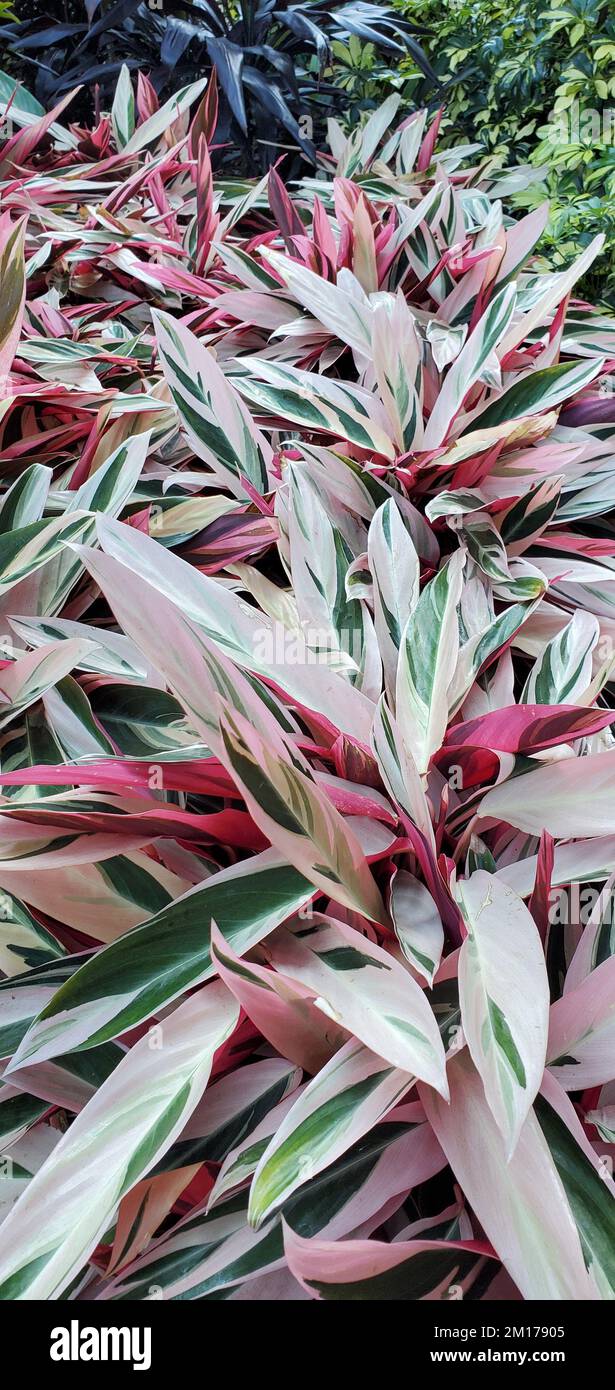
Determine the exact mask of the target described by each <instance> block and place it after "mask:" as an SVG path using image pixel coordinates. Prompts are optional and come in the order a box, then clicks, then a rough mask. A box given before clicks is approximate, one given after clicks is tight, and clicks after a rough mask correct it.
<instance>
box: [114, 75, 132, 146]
mask: <svg viewBox="0 0 615 1390" xmlns="http://www.w3.org/2000/svg"><path fill="white" fill-rule="evenodd" d="M111 124H112V126H113V134H114V135H115V143H116V145H117V147H118V150H123V149H124V147H125V145H127V144H128V141H129V140H130V138H131V136H132V135H133V133H134V129H135V95H134V92H133V89H132V79H131V76H130V69H129V68H128V67H127V66H126V63H123V64H122V67H121V68H120V75H119V77H118V79H117V85H116V88H115V95H114V97H113V105H112V107H111Z"/></svg>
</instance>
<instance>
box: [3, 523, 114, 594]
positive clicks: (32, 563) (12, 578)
mask: <svg viewBox="0 0 615 1390" xmlns="http://www.w3.org/2000/svg"><path fill="white" fill-rule="evenodd" d="M93 531H94V523H93V520H92V518H91V517H89V516H75V515H74V514H69V515H67V516H58V517H54V518H53V519H51V520H47V519H46V518H44V519H43V520H41V521H33V522H31V523H30V524H29V525H27V526H21V527H19V529H18V530H16V531H10V532H9V533H7V534H6V535H5V536H4V537H3V541H2V553H1V555H0V596H2V595H3V594H5V593H7V592H8V590H9V589H12V588H13V586H14V585H15V584H19V583H20V582H21V580H22V579H27V577H28V575H30V574H34V573H35V571H36V570H39V569H40V568H41V566H42V565H46V564H47V562H48V561H49V560H53V559H54V558H55V557H56V556H57V555H59V553H60V551H62V550H63V549H64V547H65V546H66V545H68V544H69V543H72V542H73V541H78V540H84V539H85V538H86V536H87V535H88V534H93Z"/></svg>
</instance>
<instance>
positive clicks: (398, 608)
mask: <svg viewBox="0 0 615 1390" xmlns="http://www.w3.org/2000/svg"><path fill="white" fill-rule="evenodd" d="M367 553H368V558H369V567H370V570H371V574H372V580H373V595H374V624H375V627H376V635H377V637H378V645H379V647H380V653H381V656H382V664H383V666H384V672H385V679H386V685H387V690H388V693H389V695H390V696H391V698H393V697H394V694H395V680H396V675H397V663H398V659H399V648H400V646H401V640H402V634H403V632H404V629H405V627H406V623H407V621H408V618H409V617H410V615H411V613H413V612H414V609H415V608H416V605H417V603H418V599H419V580H420V564H419V557H418V555H417V552H416V549H415V546H414V542H413V540H412V538H411V536H410V533H409V532H408V530H407V529H406V527H405V525H404V522H403V520H402V517H401V513H400V511H399V508H398V506H397V504H396V503H395V501H394V500H393V498H392V497H390V498H389V500H388V501H387V502H384V503H383V505H382V506H381V507H379V508H378V510H377V512H375V513H374V516H373V518H372V521H371V523H370V528H369V532H368V537H367Z"/></svg>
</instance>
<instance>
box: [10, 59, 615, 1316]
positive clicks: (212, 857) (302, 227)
mask: <svg viewBox="0 0 615 1390" xmlns="http://www.w3.org/2000/svg"><path fill="white" fill-rule="evenodd" d="M142 92H143V89H141V95H142ZM9 100H10V97H9V98H6V100H5V105H6V104H7V101H9ZM396 101H397V99H396V98H390V99H389V100H387V102H385V104H384V106H383V107H382V109H381V110H379V111H377V112H376V113H375V114H374V115H372V116H371V117H370V119H369V121H368V122H367V124H365V125H364V126H363V127H362V128H361V129H357V130H354V131H353V132H352V134H351V135H350V137H349V138H346V136H345V135H344V134H343V132H342V131H341V129H340V128H339V127H338V126H337V125H335V124H334V123H333V124H332V125H331V130H330V139H331V152H330V153H329V154H327V155H322V156H321V157H320V167H319V170H318V174H317V176H315V177H309V178H306V179H304V180H303V182H301V183H300V184H297V185H296V186H295V187H293V188H292V189H291V190H287V189H286V188H285V186H284V183H283V181H282V179H281V177H280V174H279V173H278V172H276V171H274V172H272V173H271V175H270V176H269V179H268V180H267V179H265V180H263V181H261V182H260V183H258V184H254V185H239V184H237V183H236V182H235V183H232V182H226V183H225V182H219V183H215V182H214V181H213V179H212V174H211V165H210V156H209V148H208V135H210V134H211V131H212V129H213V125H214V121H215V112H214V107H215V100H214V91H213V88H212V86H211V85H210V87H209V88H208V89H207V90H205V91H204V90H203V84H201V83H199V84H197V86H196V87H192V88H189V89H187V90H185V91H183V92H181V93H180V94H178V96H177V98H176V99H175V100H174V101H173V102H172V103H169V104H168V105H167V106H166V107H163V108H162V109H161V110H153V111H149V113H148V111H147V109H144V108H143V106H142V105H139V102H138V101H137V103H135V102H134V100H133V96H132V90H131V88H130V85H129V83H128V82H127V81H126V80H125V78H122V79H121V81H120V86H119V88H118V93H117V95H116V99H115V101H114V103H113V112H112V116H111V120H110V121H108V120H106V119H103V120H102V121H101V123H100V124H99V126H98V127H97V129H95V130H91V131H87V130H83V129H79V128H78V127H75V126H71V125H65V124H62V123H60V120H59V118H60V115H61V111H60V110H59V109H57V110H55V111H54V112H52V113H50V114H49V115H48V116H44V117H41V116H38V115H36V114H35V113H33V111H32V106H31V103H30V100H29V98H28V95H27V93H25V92H23V91H17V92H15V93H14V95H13V97H12V105H11V111H12V113H13V117H12V118H13V124H14V126H16V127H17V129H16V131H15V133H14V134H13V135H12V137H11V138H10V139H9V140H7V141H6V143H5V145H4V147H3V149H2V150H1V151H0V179H1V181H2V193H3V207H4V214H3V220H2V222H1V223H0V230H1V237H2V242H1V247H2V249H1V256H0V281H1V285H0V288H1V293H0V369H1V371H2V373H3V377H2V380H3V386H4V389H3V393H2V396H3V398H2V403H1V411H2V419H1V423H0V448H1V458H2V496H1V508H0V531H1V533H2V534H1V544H0V599H1V603H2V611H3V618H2V630H3V634H4V636H3V643H4V647H3V655H4V659H3V661H2V670H1V671H0V691H1V693H0V720H1V726H2V732H1V743H0V749H1V753H0V757H1V768H2V771H1V776H0V784H1V789H2V801H1V809H0V845H1V851H0V852H1V862H0V889H1V890H2V912H1V914H0V915H1V920H0V964H1V967H2V971H3V975H4V978H3V980H2V981H1V982H0V1036H1V1038H2V1044H1V1046H0V1055H1V1056H2V1057H3V1058H4V1061H3V1063H2V1081H1V1083H0V1085H1V1089H0V1125H1V1139H0V1153H1V1154H2V1165H3V1166H2V1172H3V1181H2V1183H1V1185H0V1204H1V1206H2V1212H3V1215H4V1225H3V1229H2V1231H1V1232H0V1296H1V1297H2V1298H5V1299H34V1298H43V1299H45V1298H50V1299H54V1298H58V1297H63V1298H68V1299H71V1298H85V1299H90V1300H92V1299H111V1300H114V1299H137V1300H141V1299H148V1298H156V1297H164V1298H169V1299H208V1298H214V1299H220V1298H231V1299H233V1298H238V1297H239V1298H242V1299H246V1298H252V1299H267V1298H269V1299H273V1298H275V1299H282V1300H284V1299H288V1300H292V1299H301V1298H304V1297H316V1298H323V1299H366V1300H371V1299H383V1298H384V1299H387V1298H405V1299H410V1300H413V1299H422V1298H430V1299H447V1298H451V1297H453V1298H455V1297H461V1296H464V1297H466V1298H469V1299H494V1298H497V1299H501V1298H515V1297H519V1296H521V1297H522V1298H524V1299H543V1298H544V1299H552V1300H577V1299H581V1300H602V1299H608V1298H612V1297H613V1296H614V1293H615V1239H614V1234H615V1224H614V1223H615V1217H614V1211H615V1204H614V1203H613V1194H614V1187H613V1182H612V1179H611V1177H610V1160H611V1156H612V1154H613V1152H614V1149H613V1143H614V1141H615V1088H614V1086H613V1081H612V1076H613V1046H614V1043H615V934H614V931H613V884H614V881H615V799H614V797H613V793H612V788H613V785H614V782H615V741H614V739H613V736H612V733H611V727H610V726H611V723H612V721H613V718H614V715H613V709H612V702H611V698H610V696H611V693H612V685H611V680H612V677H613V672H614V670H615V531H614V528H613V525H612V522H611V520H610V517H609V513H610V510H611V508H612V506H613V501H614V500H615V452H614V449H615V446H614V442H613V440H614V436H615V409H614V406H613V398H612V397H611V396H609V394H608V388H609V384H610V382H611V381H612V377H611V376H610V370H611V367H612V366H613V365H614V364H615V324H614V322H613V321H612V320H610V319H608V318H606V317H604V316H602V317H601V316H599V315H598V314H596V313H595V312H593V311H592V309H591V307H590V306H588V305H587V304H584V303H579V302H575V301H574V300H573V299H571V298H570V296H571V294H572V292H573V287H574V283H575V280H576V278H577V277H578V276H580V275H581V274H583V272H584V270H585V268H586V267H587V266H588V265H589V264H590V262H591V260H592V258H593V257H594V256H595V255H596V254H597V253H598V252H599V250H600V245H599V241H597V242H596V243H594V244H593V245H592V246H591V247H590V248H588V250H587V251H586V252H585V253H584V255H583V256H582V257H581V259H580V261H579V262H577V264H576V265H575V266H574V267H573V268H572V269H571V270H569V271H565V272H561V273H558V274H538V273H537V272H536V270H535V269H533V267H532V251H533V247H534V245H535V243H536V241H537V240H538V238H539V236H540V234H541V231H542V229H543V227H544V224H545V220H546V215H547V209H546V208H542V209H540V210H539V211H538V212H533V213H532V214H531V215H529V216H527V217H525V218H524V219H522V220H521V221H518V222H512V221H511V220H510V219H509V218H508V217H506V216H505V215H504V214H503V211H502V201H501V200H502V198H505V197H506V196H507V194H508V193H509V192H510V191H511V190H513V189H518V188H520V187H523V186H524V184H526V183H527V180H528V178H530V177H532V176H533V175H532V173H531V171H528V170H527V169H523V168H521V169H519V168H517V169H510V170H507V171H502V170H498V169H497V168H495V167H494V165H493V162H492V161H491V160H487V161H484V162H483V163H482V164H479V165H474V166H472V165H471V164H470V163H469V161H470V159H471V157H472V153H473V151H472V149H468V147H465V148H463V149H457V150H447V151H445V152H444V153H443V154H442V155H441V156H439V155H438V154H437V152H436V149H437V146H436V140H437V121H436V122H435V123H432V124H431V125H429V124H428V122H427V121H426V117H425V114H424V113H418V114H417V115H415V116H413V117H412V118H410V120H408V121H406V122H404V124H403V125H402V126H401V127H400V128H399V129H395V113H396ZM195 103H197V104H196V105H195ZM191 108H192V109H191Z"/></svg>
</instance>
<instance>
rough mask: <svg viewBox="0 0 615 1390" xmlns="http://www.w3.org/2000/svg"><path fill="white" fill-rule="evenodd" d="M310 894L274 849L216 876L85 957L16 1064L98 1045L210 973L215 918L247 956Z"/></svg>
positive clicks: (37, 1024) (48, 1002) (35, 1026)
mask: <svg viewBox="0 0 615 1390" xmlns="http://www.w3.org/2000/svg"><path fill="white" fill-rule="evenodd" d="M313 894H314V889H313V887H312V885H311V884H310V883H308V881H307V880H306V879H305V878H304V877H303V876H302V875H301V874H299V873H297V871H296V869H293V868H292V867H291V865H290V864H286V863H284V862H283V861H281V859H280V858H279V856H278V855H276V854H275V853H274V852H273V851H271V850H267V851H265V853H264V854H260V855H255V856H253V857H252V858H251V859H248V860H245V861H243V862H242V863H240V864H234V865H232V866H231V867H230V868H228V869H223V870H221V871H220V873H218V874H214V875H212V877H211V878H209V879H207V880H206V882H205V883H199V884H197V885H196V886H195V887H194V888H191V889H190V890H189V892H188V893H184V894H183V896H182V897H181V898H177V899H176V900H175V901H174V902H171V903H169V904H168V906H166V907H163V908H162V910H161V911H160V912H157V913H156V915H155V916H154V917H152V918H150V919H149V920H148V921H147V922H143V923H142V925H141V926H139V927H135V928H134V929H133V931H130V932H127V933H126V934H125V935H124V936H121V937H119V938H118V940H117V941H114V942H112V943H111V945H110V946H108V947H106V949H104V950H102V951H99V952H98V953H97V954H96V955H95V956H92V957H91V958H90V959H88V960H86V962H85V964H84V965H83V966H82V967H81V969H80V970H79V971H78V973H77V974H76V975H75V976H74V979H73V980H71V981H69V982H67V985H66V988H62V989H58V990H57V992H56V993H55V995H54V997H53V998H52V999H51V1000H49V999H45V1000H44V1001H42V1003H41V1005H40V1006H39V1007H40V1009H41V1012H40V1013H39V1016H38V1018H37V1019H36V1021H35V1023H34V1024H33V1026H32V1028H31V1029H30V1031H29V1033H28V1036H27V1038H26V1039H25V1040H24V1044H23V1047H22V1048H20V1050H19V1055H18V1056H17V1057H16V1058H15V1059H14V1061H15V1065H16V1066H17V1065H19V1066H23V1065H25V1063H26V1062H27V1063H28V1064H32V1063H33V1062H39V1061H43V1060H44V1059H45V1058H46V1057H55V1056H57V1055H58V1053H62V1052H68V1051H71V1052H72V1051H75V1050H77V1049H81V1048H85V1047H95V1046H96V1045H97V1044H98V1043H101V1042H106V1041H108V1040H109V1039H110V1038H114V1037H117V1035H118V1034H119V1033H123V1032H126V1030H127V1029H129V1028H133V1027H135V1026H136V1025H137V1024H138V1023H141V1022H143V1020H144V1019H146V1018H149V1017H150V1016H151V1015H152V1014H154V1013H156V1012H157V1011H158V1010H159V1009H161V1008H163V1007H165V1005H167V1004H170V1003H171V1002H172V1001H173V1000H174V999H177V998H178V996H179V995H180V994H183V993H184V991H185V990H187V989H191V988H193V987H194V986H195V985H197V984H200V983H202V982H203V981H204V980H207V979H209V978H210V977H211V976H212V975H213V974H214V973H215V970H214V967H213V965H212V961H211V954H210V928H211V921H212V918H213V920H215V921H216V922H217V924H218V926H219V928H220V930H221V931H222V933H223V934H224V936H225V937H226V938H227V939H228V941H229V942H230V944H231V945H232V947H233V949H234V950H235V951H236V952H237V953H238V954H242V953H243V952H244V951H247V950H249V949H250V947H251V946H255V945H257V943H258V942H259V941H262V940H263V938H264V937H266V936H267V935H268V934H269V932H271V931H272V930H273V928H274V927H277V926H279V925H280V923H281V922H283V921H284V920H285V919H286V917H288V916H290V915H291V914H292V913H293V912H296V911H297V910H298V909H299V908H300V907H303V906H304V905H305V904H306V903H307V902H309V900H310V898H311V897H313ZM43 1003H44V1004H45V1005H46V1007H43ZM37 1012H38V1010H37ZM31 1016H32V1014H30V1017H31ZM11 1050H12V1049H11Z"/></svg>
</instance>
